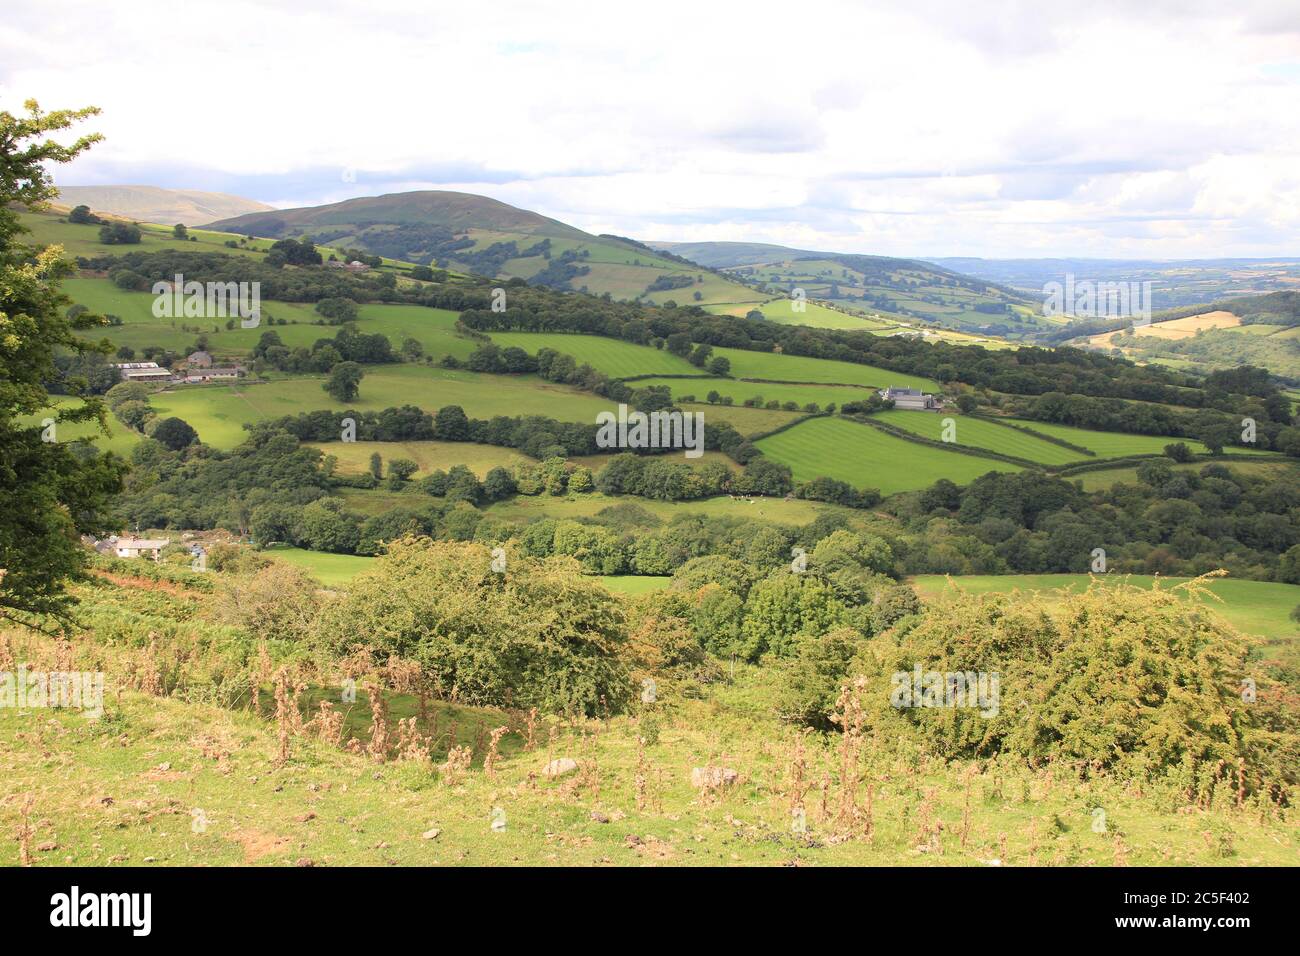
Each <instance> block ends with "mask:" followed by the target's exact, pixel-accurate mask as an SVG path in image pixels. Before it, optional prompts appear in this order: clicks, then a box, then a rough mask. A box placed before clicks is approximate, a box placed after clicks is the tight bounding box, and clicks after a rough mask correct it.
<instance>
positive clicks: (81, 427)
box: [18, 398, 141, 458]
mask: <svg viewBox="0 0 1300 956" xmlns="http://www.w3.org/2000/svg"><path fill="white" fill-rule="evenodd" d="M75 404H76V400H75V399H67V398H64V399H58V400H56V401H55V402H53V404H51V405H50V407H49V408H48V409H46V410H45V411H41V412H37V413H36V414H35V415H20V416H19V418H18V421H19V423H20V424H23V425H40V424H41V422H43V421H44V420H45V419H47V418H56V417H57V415H58V410H59V409H60V408H61V407H63V406H64V405H75ZM140 437H141V436H140V435H139V433H137V432H133V431H131V429H129V428H127V427H126V426H125V425H123V424H122V423H121V422H119V421H118V420H117V419H116V418H114V417H113V416H112V414H110V415H109V416H108V434H107V435H105V434H104V431H103V429H101V428H100V427H99V423H98V422H67V423H65V424H59V423H58V422H55V426H54V438H55V440H56V441H61V442H71V441H78V440H82V439H91V440H93V441H94V443H95V447H96V448H98V449H100V450H101V451H111V452H115V453H116V454H118V455H121V456H122V457H123V458H127V457H129V456H130V454H131V449H132V448H134V447H135V446H136V445H138V444H139V443H140Z"/></svg>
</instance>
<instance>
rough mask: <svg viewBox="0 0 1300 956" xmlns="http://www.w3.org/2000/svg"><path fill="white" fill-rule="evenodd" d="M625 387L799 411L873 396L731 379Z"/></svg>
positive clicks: (646, 381) (651, 380) (640, 383)
mask: <svg viewBox="0 0 1300 956" xmlns="http://www.w3.org/2000/svg"><path fill="white" fill-rule="evenodd" d="M629 384H631V385H634V386H635V387H637V388H649V387H650V386H652V385H666V386H667V387H668V388H669V389H671V390H672V395H673V398H674V399H680V398H681V396H683V395H694V396H695V399H696V401H700V402H702V401H704V398H705V396H706V395H708V394H709V392H714V391H716V392H717V393H718V394H719V395H722V396H730V397H731V398H732V399H733V400H734V401H735V403H736V405H740V403H741V402H744V401H745V400H746V399H750V398H755V397H761V398H762V399H763V400H764V401H765V402H766V401H771V400H773V399H775V400H776V401H778V402H781V403H782V404H785V403H786V402H796V403H797V404H798V405H799V407H800V408H803V406H804V405H806V404H808V403H809V402H816V403H817V404H818V405H819V406H820V407H821V408H825V407H826V406H827V405H829V404H836V405H843V404H844V403H845V402H860V401H864V400H866V399H868V398H870V397H871V396H872V395H874V394H875V392H874V391H873V390H872V389H867V388H853V387H850V386H845V385H784V384H780V385H778V384H774V383H772V382H742V381H739V380H738V379H734V378H647V379H641V380H638V381H636V382H631V383H629Z"/></svg>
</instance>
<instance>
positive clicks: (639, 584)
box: [600, 574, 672, 594]
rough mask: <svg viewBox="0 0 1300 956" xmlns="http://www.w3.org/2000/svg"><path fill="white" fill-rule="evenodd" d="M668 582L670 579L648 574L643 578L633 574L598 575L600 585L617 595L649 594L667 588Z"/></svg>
mask: <svg viewBox="0 0 1300 956" xmlns="http://www.w3.org/2000/svg"><path fill="white" fill-rule="evenodd" d="M670 580H672V579H671V578H666V577H657V576H655V575H650V574H647V575H643V576H638V575H635V574H603V575H600V583H601V584H603V585H605V587H607V588H609V589H610V590H611V591H615V592H617V593H619V594H649V593H650V592H651V591H660V590H663V589H664V588H666V587H668V582H669V581H670Z"/></svg>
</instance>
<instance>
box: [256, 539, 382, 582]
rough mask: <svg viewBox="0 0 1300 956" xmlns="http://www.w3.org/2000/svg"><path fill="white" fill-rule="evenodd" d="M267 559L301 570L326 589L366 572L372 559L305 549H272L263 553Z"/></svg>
mask: <svg viewBox="0 0 1300 956" xmlns="http://www.w3.org/2000/svg"><path fill="white" fill-rule="evenodd" d="M265 554H267V555H268V556H269V557H272V558H275V559H276V560H277V561H284V562H286V563H288V564H292V565H293V566H294V567H298V568H302V569H303V570H304V571H306V572H307V573H308V574H310V575H311V576H312V577H314V578H315V579H316V580H318V581H319V582H320V583H321V584H324V585H325V586H326V587H339V586H341V585H344V584H347V583H348V582H349V581H351V580H352V579H353V578H354V577H355V576H356V575H358V574H360V573H361V572H362V571H364V570H366V568H368V567H369V566H370V565H371V564H372V563H373V562H374V560H375V559H374V558H367V557H363V556H361V555H359V554H328V553H326V552H324V551H308V550H306V549H305V548H289V547H273V548H268V549H267V550H266V551H265Z"/></svg>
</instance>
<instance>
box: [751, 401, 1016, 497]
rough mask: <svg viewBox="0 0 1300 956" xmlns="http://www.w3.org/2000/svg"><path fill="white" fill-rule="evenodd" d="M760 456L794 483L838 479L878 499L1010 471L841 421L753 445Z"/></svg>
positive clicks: (798, 428) (824, 421)
mask: <svg viewBox="0 0 1300 956" xmlns="http://www.w3.org/2000/svg"><path fill="white" fill-rule="evenodd" d="M758 447H759V449H760V450H762V452H763V454H765V455H767V456H769V457H771V458H773V459H775V460H776V461H780V462H783V463H785V464H787V465H789V466H790V470H791V471H792V472H793V473H794V478H795V481H809V480H811V479H813V478H817V477H819V476H826V477H829V478H838V479H839V480H840V481H846V482H848V483H849V484H850V485H853V486H854V487H855V488H877V489H879V490H880V492H881V493H882V494H885V495H891V494H894V493H895V492H899V491H915V490H917V489H919V488H927V487H929V486H930V485H932V484H934V483H935V482H936V481H938V480H939V479H940V478H947V479H949V480H950V481H953V482H956V483H957V484H959V485H964V484H967V483H969V482H971V481H973V480H975V479H976V478H978V477H979V476H980V475H983V474H987V473H988V472H990V471H1020V470H1021V469H1020V468H1019V467H1017V466H1016V465H1011V464H1008V463H1006V462H1001V461H995V460H993V459H991V458H978V457H975V456H974V455H966V454H962V453H961V452H957V451H951V452H950V451H944V450H943V449H940V448H932V447H930V446H928V445H921V444H918V443H916V442H911V441H908V440H907V439H905V438H896V437H895V436H893V435H890V434H888V433H886V432H883V431H881V430H880V429H878V428H872V427H871V426H869V425H861V424H858V423H856V422H851V421H846V420H845V419H842V418H813V419H809V420H808V421H806V422H801V423H800V424H798V425H795V426H794V427H793V428H789V429H786V430H785V431H783V432H780V433H778V434H776V435H772V436H771V437H769V438H764V439H762V440H761V441H759V442H758Z"/></svg>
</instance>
